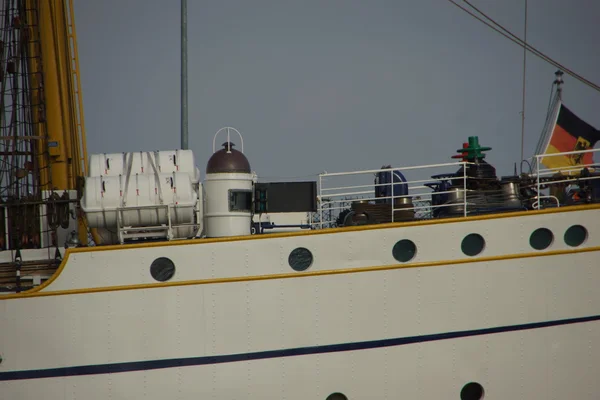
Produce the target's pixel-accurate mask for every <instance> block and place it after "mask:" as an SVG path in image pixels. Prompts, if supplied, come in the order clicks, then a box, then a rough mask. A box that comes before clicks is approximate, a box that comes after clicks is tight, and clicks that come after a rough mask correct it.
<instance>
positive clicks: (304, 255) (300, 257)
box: [288, 247, 313, 271]
mask: <svg viewBox="0 0 600 400" xmlns="http://www.w3.org/2000/svg"><path fill="white" fill-rule="evenodd" d="M312 262H313V255H312V253H311V252H310V250H308V249H307V248H304V247H298V248H295V249H294V250H292V252H291V253H290V256H289V257H288V263H289V264H290V267H292V269H293V270H294V271H305V270H307V269H308V267H310V266H311V265H312Z"/></svg>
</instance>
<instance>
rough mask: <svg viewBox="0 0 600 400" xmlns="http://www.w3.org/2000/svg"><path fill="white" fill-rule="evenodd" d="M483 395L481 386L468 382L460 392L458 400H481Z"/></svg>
mask: <svg viewBox="0 0 600 400" xmlns="http://www.w3.org/2000/svg"><path fill="white" fill-rule="evenodd" d="M484 395H485V391H484V390H483V386H481V385H480V384H479V383H477V382H469V383H467V384H466V385H465V386H463V388H462V390H461V391H460V400H481V399H483V396H484Z"/></svg>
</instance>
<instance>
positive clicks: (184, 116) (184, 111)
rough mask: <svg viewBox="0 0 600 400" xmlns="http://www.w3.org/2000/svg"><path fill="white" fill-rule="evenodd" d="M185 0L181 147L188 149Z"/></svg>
mask: <svg viewBox="0 0 600 400" xmlns="http://www.w3.org/2000/svg"><path fill="white" fill-rule="evenodd" d="M187 97H188V96H187V0H181V149H182V150H187V149H188V104H187V100H188V99H187Z"/></svg>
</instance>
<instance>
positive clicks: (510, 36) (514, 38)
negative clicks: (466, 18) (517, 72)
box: [448, 0, 600, 92]
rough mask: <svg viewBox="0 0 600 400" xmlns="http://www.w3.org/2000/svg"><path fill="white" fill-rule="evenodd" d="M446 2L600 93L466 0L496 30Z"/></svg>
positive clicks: (594, 85)
mask: <svg viewBox="0 0 600 400" xmlns="http://www.w3.org/2000/svg"><path fill="white" fill-rule="evenodd" d="M448 1H449V2H450V3H452V4H454V5H455V6H456V7H458V8H460V9H461V10H463V11H464V12H466V13H467V14H469V15H471V16H472V17H473V18H475V19H477V20H478V21H479V22H481V23H483V24H484V25H486V26H488V27H489V28H491V29H493V30H494V31H496V32H498V33H499V34H501V35H502V36H504V37H505V38H507V39H508V40H510V41H511V42H514V43H516V44H518V45H519V46H521V47H524V48H525V49H526V50H527V51H529V52H530V53H532V54H534V55H535V56H537V57H539V58H541V59H542V60H544V61H546V62H547V63H549V64H551V65H553V66H555V67H557V68H559V69H561V70H563V71H564V72H565V73H567V74H568V75H570V76H572V77H573V78H575V79H577V80H578V81H580V82H581V83H583V84H585V85H587V86H589V87H590V88H592V89H594V90H596V91H598V92H600V86H599V85H597V84H595V83H593V82H591V81H590V80H588V79H586V78H584V77H583V76H581V75H579V74H578V73H576V72H574V71H573V70H571V69H569V68H567V67H565V66H564V65H562V64H560V63H559V62H557V61H555V60H553V59H552V58H550V57H548V56H547V55H545V54H544V53H542V52H541V51H539V50H537V49H536V48H535V47H533V46H531V45H529V44H527V43H525V42H523V40H521V39H520V38H519V37H517V36H516V35H514V34H513V33H512V32H510V31H509V30H508V29H506V28H504V27H503V26H502V25H500V24H499V23H497V22H496V21H494V20H493V19H492V18H490V17H488V16H487V15H486V14H485V13H483V12H481V11H480V10H479V9H478V8H477V7H475V6H473V5H472V4H471V3H469V1H468V0H463V1H464V2H465V3H466V4H468V5H469V6H470V7H471V8H472V9H473V10H475V11H477V12H478V13H479V14H481V15H482V16H483V17H484V18H486V19H488V20H489V21H491V22H492V23H493V24H495V25H497V26H498V28H497V27H495V26H493V25H492V24H490V23H489V22H487V21H484V20H483V19H482V18H481V17H479V16H477V15H475V14H474V13H473V12H471V11H469V10H468V9H466V8H465V7H463V6H461V5H460V4H458V3H456V1H455V0H448ZM503 31H504V32H503ZM505 32H506V33H505Z"/></svg>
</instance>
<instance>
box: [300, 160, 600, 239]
mask: <svg viewBox="0 0 600 400" xmlns="http://www.w3.org/2000/svg"><path fill="white" fill-rule="evenodd" d="M596 152H600V149H590V150H581V151H571V152H563V153H556V154H544V155H536V156H534V157H532V159H535V165H536V166H538V167H539V166H542V162H543V160H548V159H550V158H552V157H563V162H562V164H565V165H563V166H561V167H553V168H541V169H540V168H538V169H536V170H535V171H530V172H529V173H523V174H521V175H520V176H514V177H510V178H511V179H512V180H504V179H498V180H494V182H492V183H493V184H492V185H490V187H491V188H492V189H486V185H485V184H484V185H483V188H482V187H481V185H480V186H479V187H478V188H477V189H473V187H477V185H473V184H472V182H471V180H479V182H481V181H482V180H483V181H484V180H485V179H486V178H481V177H478V178H474V177H470V176H468V175H467V166H468V165H471V164H473V163H469V162H465V161H462V162H452V163H442V164H430V165H421V166H409V167H398V168H387V167H384V168H381V169H371V170H364V171H350V172H335V173H328V172H324V173H322V174H319V177H318V187H319V190H318V191H319V192H318V196H317V200H318V210H317V213H315V218H314V221H313V223H312V227H313V229H322V228H331V227H336V226H339V225H340V224H341V222H342V220H341V219H342V217H344V213H346V215H347V214H349V213H352V212H353V211H355V208H356V209H360V207H363V209H365V208H364V207H370V209H369V210H370V211H371V212H378V213H379V216H380V221H378V222H397V221H399V220H406V219H413V220H419V219H430V218H438V217H443V216H453V217H457V216H468V215H472V214H475V213H480V214H481V213H494V212H504V211H511V210H512V211H516V210H532V209H541V208H548V207H561V206H563V205H571V204H580V203H589V202H600V164H594V163H593V161H592V162H588V163H586V164H582V163H581V161H582V160H584V158H586V154H588V153H596ZM574 156H577V158H575V157H574ZM565 157H570V158H569V159H570V160H572V165H566V164H568V161H567V162H565V160H567V159H566V158H565ZM530 160H531V159H530ZM584 161H585V160H584ZM587 161H589V160H587ZM551 165H552V164H551ZM452 167H454V168H456V169H458V171H456V172H451V171H448V169H451V168H452ZM440 170H445V171H444V172H443V173H439V171H440ZM382 173H384V174H387V173H389V174H390V179H388V180H386V182H383V183H381V182H378V181H377V180H376V179H375V178H376V176H378V174H379V176H381V175H380V174H382ZM404 174H406V175H410V176H411V178H412V179H407V178H404V179H398V180H395V179H394V176H395V175H396V177H397V178H399V177H404ZM590 181H596V182H594V183H591V182H590ZM444 182H446V183H447V184H444ZM450 183H451V184H450ZM400 185H405V187H406V193H398V190H397V189H396V188H399V187H400ZM511 185H512V186H511ZM386 186H387V187H388V193H387V195H385V196H381V195H379V196H378V195H377V191H378V190H377V188H378V187H386ZM390 190H391V192H390ZM511 190H512V192H511ZM402 191H403V192H404V190H402ZM578 193H579V195H578ZM581 193H583V194H581ZM379 194H381V193H379ZM438 196H439V197H438ZM442 196H446V199H447V200H445V201H443V202H440V201H439V199H440V198H441V197H442ZM511 196H512V197H511ZM581 196H587V197H586V198H581ZM436 199H437V200H438V201H434V200H436ZM383 205H387V206H383ZM377 207H379V208H377ZM444 209H447V212H444V211H443V210H444ZM381 213H387V216H382V214H381ZM398 213H404V214H403V215H404V216H403V217H402V216H401V217H397V214H398ZM407 213H412V214H407ZM355 214H356V213H355ZM407 215H409V217H407ZM410 215H412V217H411V216H410Z"/></svg>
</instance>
